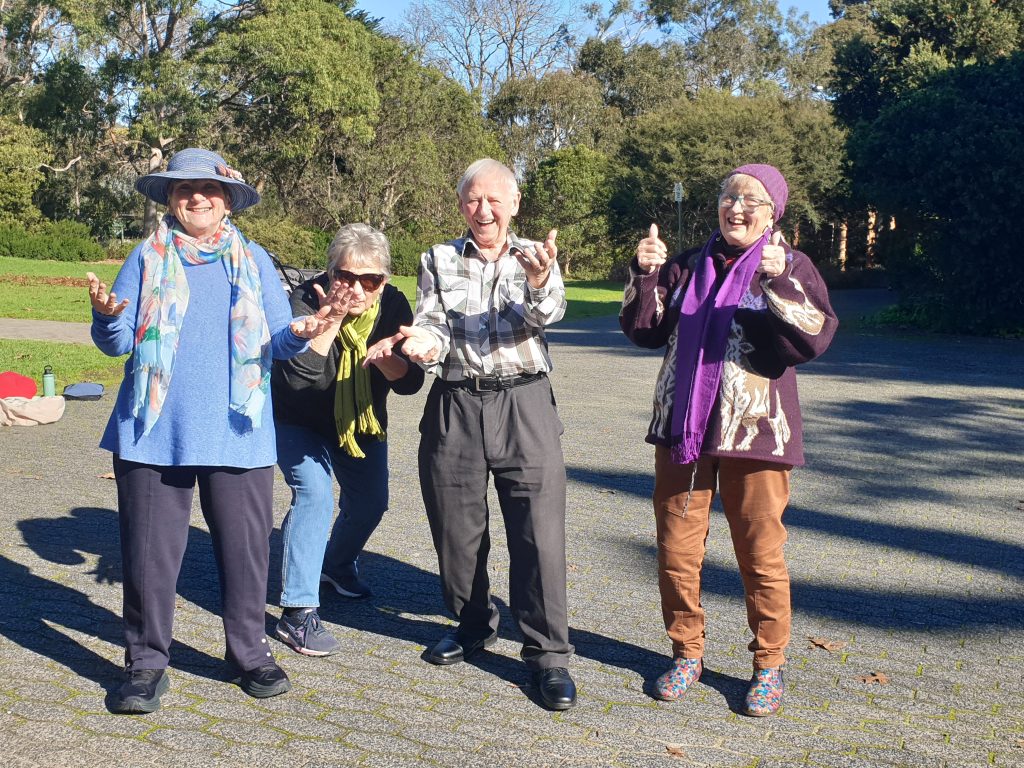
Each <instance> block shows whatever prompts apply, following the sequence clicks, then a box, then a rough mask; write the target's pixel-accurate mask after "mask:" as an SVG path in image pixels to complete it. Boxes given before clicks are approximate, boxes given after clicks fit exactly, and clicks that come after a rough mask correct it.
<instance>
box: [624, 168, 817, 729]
mask: <svg viewBox="0 0 1024 768" xmlns="http://www.w3.org/2000/svg"><path fill="white" fill-rule="evenodd" d="M788 196H789V188H788V186H787V184H786V180H785V179H784V178H783V176H782V174H781V173H780V172H779V170H778V169H777V168H775V167H773V166H771V165H762V164H752V165H742V166H740V167H738V168H736V169H735V170H733V171H731V172H730V173H729V174H728V175H727V176H726V177H725V180H724V181H723V182H722V188H721V194H720V195H719V197H718V229H717V230H716V231H715V232H714V233H713V234H712V235H711V237H710V239H708V241H707V242H706V243H704V244H703V245H702V246H700V247H697V248H691V249H689V250H685V251H683V252H682V253H679V254H677V255H675V256H673V257H671V258H669V255H668V249H667V247H666V245H665V243H664V242H663V241H662V240H660V239H659V238H658V228H657V226H656V225H653V224H652V225H651V231H650V234H649V236H648V237H646V238H644V239H643V240H641V241H640V244H639V245H638V246H637V255H636V259H635V260H634V261H633V262H632V263H631V265H630V275H629V280H628V283H627V285H626V291H625V296H624V298H623V303H622V313H621V315H620V317H619V320H620V323H621V325H622V330H623V332H624V333H625V334H626V335H627V336H628V337H629V338H630V340H632V341H633V343H634V344H636V345H637V346H640V347H646V348H651V349H656V348H660V347H665V358H664V361H663V363H662V366H661V370H660V372H659V374H658V379H657V383H656V387H655V396H654V418H653V419H652V420H651V424H650V428H649V431H648V435H647V442H649V443H653V444H654V445H655V467H654V477H655V483H654V513H655V519H656V522H657V536H658V585H659V588H660V591H661V606H662V614H663V617H664V620H665V628H666V630H667V631H668V636H669V638H670V639H671V641H672V652H673V660H672V665H671V666H670V667H669V668H668V669H667V670H666V671H665V672H664V673H663V674H662V675H661V676H660V677H659V678H658V679H657V680H656V681H655V683H654V691H653V693H654V696H655V697H657V698H659V699H662V700H666V701H670V700H674V699H679V698H681V697H682V696H683V695H684V694H685V693H686V691H687V689H688V688H689V687H690V686H692V685H693V684H694V683H695V682H696V681H697V680H698V679H699V678H700V675H701V671H702V670H703V656H704V608H703V606H702V605H701V599H700V576H701V565H702V563H703V561H704V550H705V541H706V539H707V535H708V531H709V526H708V516H709V513H710V509H711V503H712V500H713V498H714V495H715V493H716V492H718V493H719V494H720V495H721V499H722V506H723V508H724V510H725V516H726V518H727V520H728V522H729V529H730V532H731V534H732V542H733V549H734V550H735V553H736V561H737V563H738V565H739V569H740V574H741V576H742V579H743V590H744V593H745V595H746V607H747V622H748V624H749V626H750V629H751V632H753V635H754V637H753V640H751V642H750V644H749V646H748V647H749V649H750V650H751V651H752V652H753V654H754V659H753V664H754V673H753V677H752V679H751V681H750V688H749V690H748V692H747V696H746V700H745V702H744V707H743V713H744V714H747V715H751V716H755V717H761V716H764V715H771V714H773V713H774V712H776V711H777V710H778V708H779V706H780V704H781V703H782V693H783V678H782V668H783V665H784V663H785V661H786V658H785V655H784V652H785V649H786V646H787V645H788V644H789V637H790V622H791V615H792V610H791V607H790V597H789V572H788V571H787V569H786V561H785V558H784V555H783V545H784V544H785V541H786V529H785V527H784V526H783V524H782V515H783V512H784V511H785V509H786V505H787V503H788V502H789V475H790V470H791V469H792V468H793V467H794V466H799V465H801V464H803V441H802V426H801V418H800V404H799V400H798V398H797V386H796V372H795V370H794V366H796V365H798V364H800V363H805V362H807V361H808V360H813V359H814V358H815V357H817V356H818V355H820V354H821V353H822V352H824V351H825V350H826V349H827V348H828V345H829V343H830V342H831V340H832V336H833V334H834V333H835V330H836V326H837V320H836V317H835V313H834V312H833V311H832V307H831V305H830V304H829V300H828V292H827V290H826V288H825V283H824V281H823V280H822V279H821V275H819V274H818V271H817V270H816V269H815V268H814V264H812V263H811V260H810V259H809V258H808V257H807V256H806V255H805V254H803V253H801V252H800V251H796V250H793V249H792V248H790V247H789V245H788V244H787V243H786V242H785V241H784V240H783V239H782V232H781V231H780V230H777V229H775V225H776V223H777V222H778V221H779V219H781V218H782V214H783V213H784V211H785V208H786V200H787V198H788Z"/></svg>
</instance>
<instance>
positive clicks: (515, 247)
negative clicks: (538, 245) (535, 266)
mask: <svg viewBox="0 0 1024 768" xmlns="http://www.w3.org/2000/svg"><path fill="white" fill-rule="evenodd" d="M530 245H531V243H530V241H529V240H522V239H521V238H520V237H518V236H517V235H516V233H515V232H513V231H512V230H511V229H510V230H509V231H508V234H507V235H506V236H505V247H506V251H505V253H504V254H502V258H504V257H505V255H507V254H513V255H514V254H515V252H516V251H518V252H519V253H526V252H527V248H529V247H530ZM467 247H472V249H473V250H474V251H476V252H477V253H480V246H478V245H477V244H476V241H474V240H473V230H471V229H467V230H466V232H465V234H464V235H463V236H462V238H461V240H460V241H458V242H457V243H456V246H455V249H456V250H457V251H458V252H459V255H460V256H462V257H463V258H465V256H466V248H467Z"/></svg>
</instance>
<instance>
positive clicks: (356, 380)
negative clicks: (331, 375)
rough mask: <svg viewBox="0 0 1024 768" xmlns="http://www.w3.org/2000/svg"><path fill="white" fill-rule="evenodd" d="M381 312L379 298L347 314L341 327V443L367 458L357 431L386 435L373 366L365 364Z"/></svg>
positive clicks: (337, 416) (337, 420) (337, 410)
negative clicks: (362, 309)
mask: <svg viewBox="0 0 1024 768" xmlns="http://www.w3.org/2000/svg"><path fill="white" fill-rule="evenodd" d="M379 313H380V302H379V301H377V302H374V305H373V306H372V307H370V308H369V309H367V310H366V311H365V312H363V313H362V314H361V315H353V316H352V317H349V318H346V320H345V321H344V322H343V323H342V325H341V328H340V329H339V330H338V341H339V342H341V357H339V358H338V381H337V384H336V385H335V389H334V424H335V426H336V427H337V429H338V445H340V446H341V447H342V448H344V449H345V451H346V452H348V455H349V456H353V457H355V458H357V459H363V458H366V454H365V453H363V451H362V449H361V448H360V447H359V444H358V443H357V442H356V432H358V433H359V434H361V435H373V436H374V437H376V438H377V439H378V440H384V439H386V435H385V434H384V430H383V429H381V428H380V423H379V422H378V421H377V416H376V415H375V414H374V412H373V392H372V390H371V389H370V370H369V369H368V368H363V366H362V362H363V360H365V359H366V340H367V339H369V338H370V331H372V330H373V323H374V321H375V320H376V319H377V315H378V314H379Z"/></svg>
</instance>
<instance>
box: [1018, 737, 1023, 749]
mask: <svg viewBox="0 0 1024 768" xmlns="http://www.w3.org/2000/svg"><path fill="white" fill-rule="evenodd" d="M1017 749H1024V739H1017Z"/></svg>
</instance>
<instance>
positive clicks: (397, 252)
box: [387, 229, 433, 275]
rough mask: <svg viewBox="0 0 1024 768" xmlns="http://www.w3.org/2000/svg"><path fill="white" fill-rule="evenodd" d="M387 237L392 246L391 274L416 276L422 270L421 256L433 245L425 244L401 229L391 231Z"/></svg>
mask: <svg viewBox="0 0 1024 768" xmlns="http://www.w3.org/2000/svg"><path fill="white" fill-rule="evenodd" d="M387 235H388V244H389V245H390V246H391V274H393V275H415V274H416V273H417V272H418V271H419V268H420V256H422V255H423V252H424V251H426V250H427V249H428V248H429V247H430V246H431V245H433V243H424V242H422V241H421V240H420V239H419V238H418V237H415V236H414V235H410V234H408V233H407V232H404V231H403V230H401V229H394V230H391V231H390V232H388V233H387Z"/></svg>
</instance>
